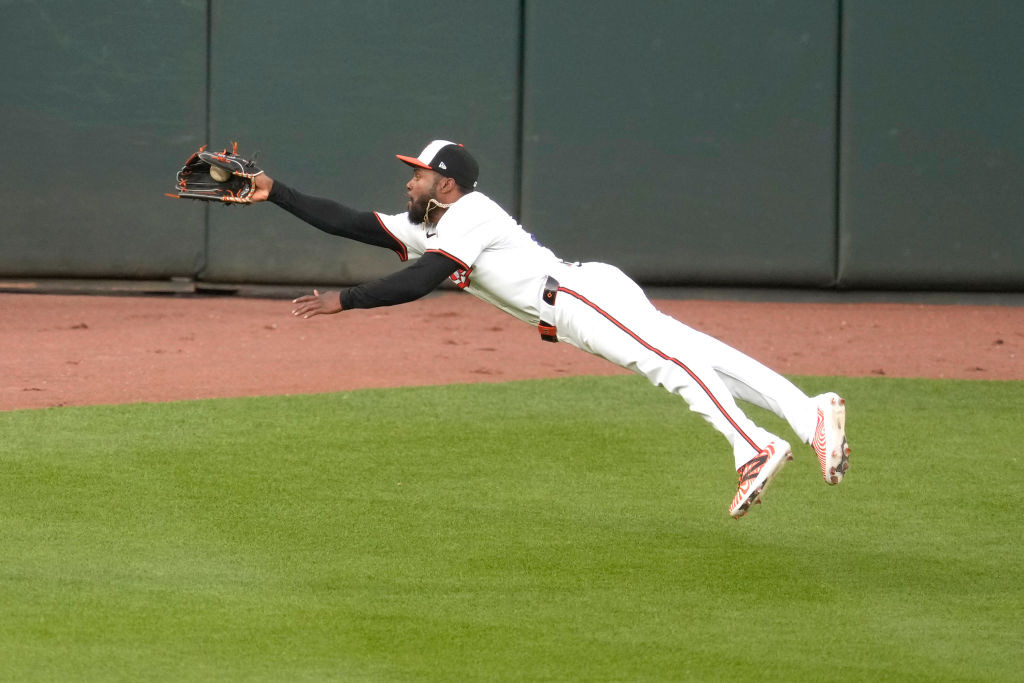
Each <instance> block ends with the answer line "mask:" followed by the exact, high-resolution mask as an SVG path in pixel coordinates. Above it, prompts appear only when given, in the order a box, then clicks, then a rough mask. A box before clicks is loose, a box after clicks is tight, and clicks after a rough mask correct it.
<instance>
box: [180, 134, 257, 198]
mask: <svg viewBox="0 0 1024 683" xmlns="http://www.w3.org/2000/svg"><path fill="white" fill-rule="evenodd" d="M260 173H263V169H261V168H259V167H257V166H256V164H254V163H253V162H251V161H249V160H248V159H245V158H243V157H240V156H238V143H237V142H233V143H231V151H230V152H229V151H228V150H226V149H225V150H224V151H221V152H208V151H206V145H203V146H202V147H200V148H199V151H198V152H196V153H195V154H193V155H192V156H190V157H189V158H188V161H186V162H185V165H184V166H182V167H181V170H180V171H178V187H177V190H178V191H177V193H176V194H170V193H168V194H167V196H168V197H174V198H175V199H203V200H207V201H219V202H230V203H232V204H248V203H250V202H251V201H252V195H253V192H255V191H256V184H255V178H256V176H258V175H259V174H260Z"/></svg>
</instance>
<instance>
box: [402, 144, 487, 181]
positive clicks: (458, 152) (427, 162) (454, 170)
mask: <svg viewBox="0 0 1024 683" xmlns="http://www.w3.org/2000/svg"><path fill="white" fill-rule="evenodd" d="M395 156H396V157H398V159H399V160H400V161H403V162H405V163H407V164H409V165H410V166H414V167H416V168H428V169H430V170H431V171H436V172H437V173H440V174H441V175H443V176H446V177H448V178H451V179H452V180H454V181H455V182H456V183H458V184H459V185H460V186H462V187H476V181H477V178H479V177H480V166H478V165H477V163H476V159H474V158H473V155H472V154H470V153H469V152H467V151H466V148H465V147H463V146H462V145H460V144H457V143H454V142H450V141H448V140H434V141H433V142H431V143H430V144H429V145H427V146H426V147H424V148H423V151H422V152H420V155H419V156H418V157H407V156H402V155H401V154H396V155H395Z"/></svg>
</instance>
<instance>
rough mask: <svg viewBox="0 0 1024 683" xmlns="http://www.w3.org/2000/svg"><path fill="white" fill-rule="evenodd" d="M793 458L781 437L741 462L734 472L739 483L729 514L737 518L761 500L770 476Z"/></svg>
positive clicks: (770, 478) (790, 450)
mask: <svg viewBox="0 0 1024 683" xmlns="http://www.w3.org/2000/svg"><path fill="white" fill-rule="evenodd" d="M792 459H793V451H792V449H791V448H790V447H789V444H788V443H786V442H785V441H783V440H782V439H776V440H775V441H772V442H771V443H770V444H768V445H767V446H766V447H765V449H764V450H763V451H761V452H760V453H758V454H757V455H756V456H754V457H753V458H751V459H750V460H748V461H747V462H745V463H743V466H742V467H740V468H739V469H738V470H736V472H737V473H738V474H739V477H740V478H739V484H738V485H737V488H736V497H735V498H733V499H732V505H730V506H729V514H730V515H732V516H733V517H735V518H736V519H739V518H740V517H742V516H743V515H745V514H747V510H749V509H750V506H751V505H755V504H757V503H760V502H761V496H762V495H763V494H764V490H765V488H767V487H768V483H769V482H770V481H771V480H772V478H773V477H774V476H775V475H776V474H778V473H779V470H781V469H782V466H783V465H785V464H786V463H787V462H789V461H790V460H792Z"/></svg>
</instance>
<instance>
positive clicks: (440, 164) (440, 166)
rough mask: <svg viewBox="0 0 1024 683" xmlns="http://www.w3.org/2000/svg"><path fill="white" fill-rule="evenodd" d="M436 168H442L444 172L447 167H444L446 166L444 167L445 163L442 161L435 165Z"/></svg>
mask: <svg viewBox="0 0 1024 683" xmlns="http://www.w3.org/2000/svg"><path fill="white" fill-rule="evenodd" d="M437 167H438V168H443V169H444V170H446V171H447V170H448V166H446V165H445V163H444V162H443V161H442V162H441V163H439V164H438V165H437Z"/></svg>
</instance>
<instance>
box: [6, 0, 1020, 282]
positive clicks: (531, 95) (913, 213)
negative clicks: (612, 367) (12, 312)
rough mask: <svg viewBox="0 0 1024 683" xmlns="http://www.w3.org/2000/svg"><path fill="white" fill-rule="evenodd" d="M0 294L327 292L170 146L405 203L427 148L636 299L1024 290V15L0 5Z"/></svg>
mask: <svg viewBox="0 0 1024 683" xmlns="http://www.w3.org/2000/svg"><path fill="white" fill-rule="evenodd" d="M3 16H4V21H3V22H0V38H2V44H0V50H2V54H3V56H4V57H5V63H6V64H7V66H8V68H6V69H5V70H4V71H3V72H2V73H0V85H2V87H3V92H4V97H3V100H2V102H0V140H2V142H3V144H2V149H3V158H4V160H5V162H6V163H4V164H3V166H2V167H0V205H2V206H3V211H2V212H0V225H2V230H0V278H5V279H14V278H18V279H34V278H39V279H41V278H106V279H111V278H114V279H121V278H124V279H148V280H165V279H171V278H185V279H191V280H196V281H201V282H208V283H268V284H276V283H296V284H298V283H302V284H321V285H324V284H348V283H352V282H357V281H361V280H364V279H367V278H371V277H375V276H377V275H380V274H384V273H386V272H389V271H390V270H393V269H394V268H396V267H398V266H399V263H398V262H397V259H395V258H394V256H393V254H391V253H390V252H385V251H383V250H377V249H372V248H367V247H363V246H361V245H355V244H352V243H349V242H347V241H344V240H338V239H336V238H331V237H328V236H326V235H322V234H320V233H319V232H317V231H316V230H315V229H313V228H309V227H307V226H304V225H303V224H301V223H299V222H298V221H297V220H296V219H294V218H291V217H290V216H289V215H287V214H286V213H284V212H283V211H281V210H279V209H277V208H276V207H273V206H256V207H244V208H243V207H230V208H229V207H223V206H212V207H211V206H206V205H203V204H200V203H195V202H184V201H174V200H171V199H167V198H165V197H164V196H163V193H164V192H167V191H170V190H171V188H172V186H173V175H174V171H175V170H176V169H177V167H178V166H179V165H180V164H181V162H182V161H183V159H184V158H185V157H186V156H187V155H188V154H189V153H190V152H191V151H193V150H194V149H195V148H197V147H198V146H199V145H201V144H203V143H207V142H209V143H210V144H211V145H213V146H221V145H226V144H227V143H228V142H229V141H231V140H239V141H241V151H242V152H243V153H254V152H258V153H259V161H260V163H261V164H262V165H263V166H264V167H265V168H267V170H268V171H269V172H270V173H271V174H272V175H274V176H275V177H279V178H281V179H282V180H283V181H286V182H289V183H290V184H293V185H294V186H296V187H298V188H300V189H302V190H305V191H308V192H310V193H313V194H319V195H323V196H330V197H334V198H337V199H339V200H341V201H343V202H346V203H349V204H351V205H353V206H356V207H358V208H374V209H379V210H382V211H395V212H397V211H400V210H401V209H402V207H403V206H404V199H403V189H402V187H403V185H404V183H405V181H406V179H407V178H406V176H407V175H408V174H407V169H406V168H405V167H404V166H402V165H401V164H399V163H398V162H397V161H395V159H394V157H393V155H394V154H395V153H417V152H418V151H419V149H420V148H421V147H422V145H423V144H424V143H425V142H426V141H428V140H429V139H431V138H434V137H449V138H453V139H458V140H459V141H462V142H464V143H465V144H466V145H467V146H468V147H470V148H471V149H472V150H473V151H474V152H475V153H476V154H477V156H478V157H479V158H480V161H481V166H482V169H483V171H482V176H481V189H482V190H483V191H485V192H486V193H488V194H490V195H491V196H492V197H494V198H495V199H496V200H498V201H499V202H500V203H502V204H503V205H505V206H506V207H508V208H509V209H510V210H511V211H512V212H513V213H515V214H516V215H518V216H520V217H521V218H522V221H523V223H524V224H525V225H526V226H527V228H528V229H529V230H530V231H531V232H533V233H534V234H535V235H536V236H537V237H538V239H540V240H541V241H542V242H544V243H545V244H547V245H549V246H551V247H552V248H554V249H555V251H556V252H557V253H559V254H560V255H561V256H563V257H564V258H566V259H572V260H603V261H608V262H612V263H615V264H617V265H620V266H622V267H623V268H624V269H625V270H627V271H628V272H630V273H631V274H633V275H634V276H636V277H637V278H638V279H639V280H641V281H642V282H644V283H647V284H659V285H754V286H795V287H811V288H835V287H839V288H858V289H871V288H905V289H980V290H1008V291H1024V269H1022V268H1021V267H1020V266H1019V265H1018V264H1019V263H1021V262H1022V261H1024V230H1022V226H1024V172H1022V171H1024V127H1022V126H1020V124H1019V112H1020V111H1024V85H1022V81H1021V79H1020V78H1019V74H1020V73H1022V72H1024V50H1022V49H1021V48H1020V46H1019V42H1020V41H1019V37H1018V33H1019V31H1018V30H1017V29H1016V27H1019V26H1021V25H1024V3H1017V2H1010V1H1008V0H1005V1H1001V0H973V1H969V0H944V1H942V2H934V1H930V0H906V1H903V2H899V3H892V2H886V1H883V0H841V1H840V0H835V1H822V0H778V1H776V2H755V1H753V0H723V1H721V2H714V3H709V2H703V1H698V0H692V1H679V2H655V1H648V2H640V3H634V4H633V5H630V6H629V10H628V11H626V10H624V8H623V6H622V4H621V3H617V2H611V0H592V1H590V2H568V1H558V0H523V1H522V2H521V1H520V0H504V1H497V0H496V1H494V2H487V3H469V2H463V1H457V0H440V1H438V2H434V3H428V4H424V3H420V2H413V1H411V0H408V1H407V0H394V1H392V2H379V1H377V0H353V1H351V2H346V3H321V2H313V1H312V0H307V1H300V2H291V3H278V2H271V1H270V0H252V1H249V2H245V3H242V2H234V1H230V0H212V1H211V2H207V1H206V0H179V1H178V2H163V3H139V2H136V1H133V0H106V1H104V2H98V3H88V4H82V3H74V2H69V1H62V0H50V1H46V2H44V1H28V0H22V1H13V2H6V3H3Z"/></svg>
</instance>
